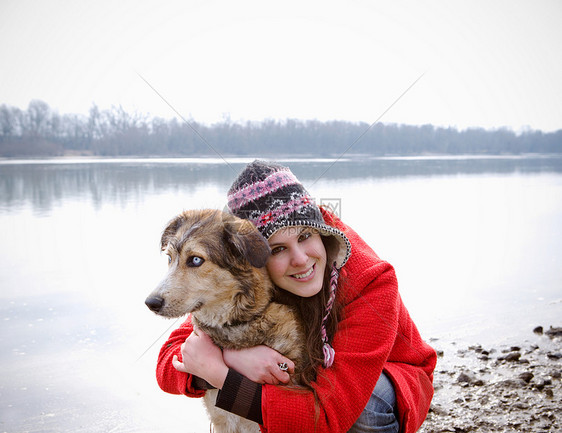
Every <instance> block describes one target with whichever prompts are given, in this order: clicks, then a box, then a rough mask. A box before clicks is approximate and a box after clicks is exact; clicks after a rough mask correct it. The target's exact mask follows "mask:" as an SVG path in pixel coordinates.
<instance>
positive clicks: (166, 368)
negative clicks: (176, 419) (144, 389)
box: [156, 317, 205, 397]
mask: <svg viewBox="0 0 562 433" xmlns="http://www.w3.org/2000/svg"><path fill="white" fill-rule="evenodd" d="M192 332H193V325H192V323H191V317H188V318H187V320H186V321H185V322H184V323H182V324H181V325H180V327H179V328H177V329H176V330H174V331H173V332H172V333H171V334H170V337H169V338H168V340H167V341H166V342H165V343H164V344H163V345H162V348H161V349H160V354H159V355H158V363H157V365H156V380H157V381H158V385H159V386H160V388H161V389H162V390H163V391H165V392H168V393H170V394H184V395H187V396H189V397H203V396H204V395H205V390H204V389H202V388H201V387H198V386H196V382H197V381H198V378H197V377H196V376H194V375H192V374H187V373H184V372H181V371H178V370H176V368H175V367H174V365H173V359H174V357H178V358H181V345H182V344H183V343H184V342H185V340H186V339H187V337H189V336H190V335H191V333H192ZM201 382H202V381H201Z"/></svg>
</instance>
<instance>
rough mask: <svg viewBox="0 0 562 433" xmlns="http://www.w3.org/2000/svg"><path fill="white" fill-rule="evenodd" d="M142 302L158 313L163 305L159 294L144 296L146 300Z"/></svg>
mask: <svg viewBox="0 0 562 433" xmlns="http://www.w3.org/2000/svg"><path fill="white" fill-rule="evenodd" d="M144 303H145V304H146V306H147V307H148V308H150V309H151V310H152V311H154V312H155V313H158V312H159V311H160V310H161V309H162V306H163V305H164V299H163V298H161V297H160V296H149V297H148V298H146V301H144Z"/></svg>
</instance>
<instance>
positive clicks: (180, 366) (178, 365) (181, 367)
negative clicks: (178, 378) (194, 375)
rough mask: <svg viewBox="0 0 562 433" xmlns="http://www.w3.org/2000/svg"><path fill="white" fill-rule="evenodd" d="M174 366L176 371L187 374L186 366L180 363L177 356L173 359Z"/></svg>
mask: <svg viewBox="0 0 562 433" xmlns="http://www.w3.org/2000/svg"><path fill="white" fill-rule="evenodd" d="M172 365H173V366H174V368H175V369H176V370H178V371H181V372H182V373H187V369H186V368H185V365H183V362H180V361H179V360H178V356H177V355H174V357H173V358H172Z"/></svg>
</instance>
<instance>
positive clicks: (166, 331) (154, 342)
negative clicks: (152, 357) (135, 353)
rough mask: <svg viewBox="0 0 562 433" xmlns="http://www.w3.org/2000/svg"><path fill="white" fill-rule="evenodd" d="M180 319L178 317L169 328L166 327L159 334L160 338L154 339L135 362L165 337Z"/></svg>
mask: <svg viewBox="0 0 562 433" xmlns="http://www.w3.org/2000/svg"><path fill="white" fill-rule="evenodd" d="M180 319H181V317H178V318H177V319H176V320H174V323H172V324H171V325H170V326H168V328H167V329H166V330H165V331H164V332H162V334H160V336H159V337H158V338H156V339H155V340H154V341H153V342H152V344H151V345H150V346H148V347H147V348H146V350H145V351H144V352H142V353H141V355H140V356H139V357H138V358H137V359H136V361H135V362H139V361H140V359H141V358H142V357H143V356H144V355H146V354H147V352H148V351H149V350H150V349H152V346H154V345H155V344H156V343H158V340H160V339H161V338H162V337H163V336H164V335H166V334H167V333H168V332H169V331H170V329H172V326H175V325H176V323H178V320H180Z"/></svg>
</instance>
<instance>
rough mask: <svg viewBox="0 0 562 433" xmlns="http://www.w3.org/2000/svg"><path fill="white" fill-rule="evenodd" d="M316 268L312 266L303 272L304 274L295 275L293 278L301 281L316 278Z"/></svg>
mask: <svg viewBox="0 0 562 433" xmlns="http://www.w3.org/2000/svg"><path fill="white" fill-rule="evenodd" d="M314 267H315V265H312V266H311V267H310V269H309V270H308V271H306V272H303V273H302V274H293V278H296V279H297V280H299V281H308V280H309V279H310V277H311V276H312V277H314V275H313V274H314Z"/></svg>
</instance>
